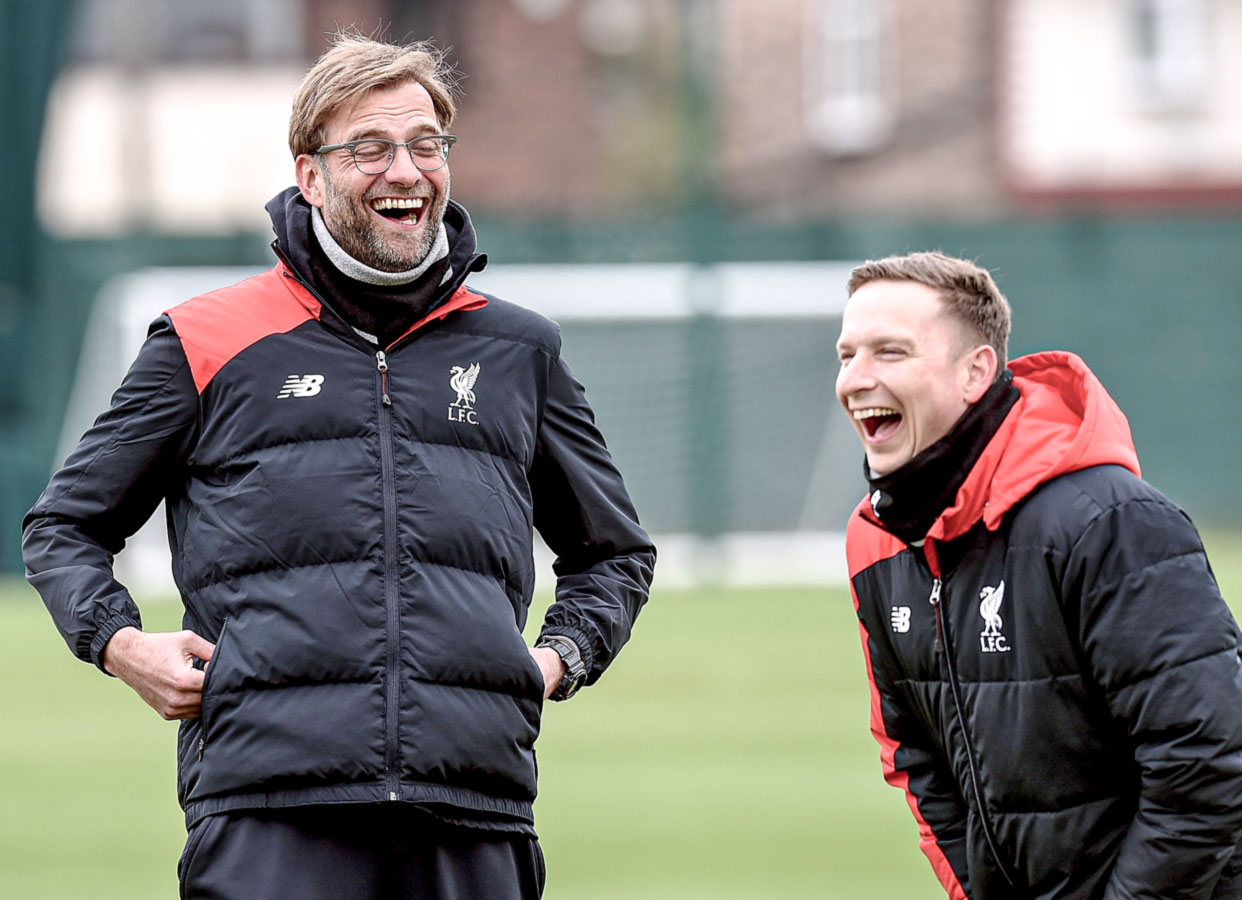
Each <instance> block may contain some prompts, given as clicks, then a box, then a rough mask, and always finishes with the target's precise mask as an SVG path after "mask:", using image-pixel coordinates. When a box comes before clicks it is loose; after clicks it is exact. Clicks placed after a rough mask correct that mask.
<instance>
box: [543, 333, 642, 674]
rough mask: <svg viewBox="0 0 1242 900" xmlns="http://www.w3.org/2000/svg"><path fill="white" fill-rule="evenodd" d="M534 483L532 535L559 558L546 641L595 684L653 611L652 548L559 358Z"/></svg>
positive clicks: (552, 375) (579, 392) (588, 410)
mask: <svg viewBox="0 0 1242 900" xmlns="http://www.w3.org/2000/svg"><path fill="white" fill-rule="evenodd" d="M530 481H531V491H532V497H533V500H534V517H535V527H536V528H537V529H538V531H539V533H540V535H541V536H542V537H543V539H544V541H545V542H546V543H547V545H548V547H549V549H551V550H552V552H553V553H554V554H555V555H556V561H555V563H554V564H553V571H554V572H555V573H556V601H555V602H554V603H553V604H552V606H551V607H549V609H548V612H547V615H546V616H545V618H544V623H543V629H542V632H541V634H540V636H541V637H543V636H545V635H550V634H562V635H565V636H566V637H569V638H571V639H572V640H573V641H574V642H575V643H576V644H577V645H578V647H579V648H580V649H581V651H582V656H583V662H584V663H585V664H586V668H587V676H586V683H587V684H593V683H595V681H597V680H598V679H599V676H600V675H601V674H602V673H603V671H604V669H606V668H607V667H608V665H609V663H611V662H612V660H613V658H614V657H615V656H616V655H617V653H618V652H619V651H620V650H621V647H622V646H623V645H624V644H625V642H626V641H627V640H628V639H629V636H630V630H631V628H632V627H633V625H634V620H635V619H636V618H637V617H638V613H639V611H640V610H641V609H642V607H643V604H644V603H646V601H647V595H648V592H649V590H650V587H651V576H652V569H653V567H654V566H655V547H654V546H653V544H652V543H651V539H650V538H649V537H648V536H647V533H646V532H645V531H644V530H643V529H642V527H641V526H640V525H639V523H638V516H637V514H636V513H635V511H634V507H633V504H632V503H631V502H630V498H629V495H628V494H627V493H626V490H625V485H624V484H623V483H622V480H621V474H620V472H618V471H617V468H616V466H615V465H614V464H613V461H612V457H611V455H610V454H609V453H608V449H607V447H605V445H604V439H603V436H602V435H601V434H600V432H599V429H598V428H597V427H596V425H595V415H594V413H593V412H592V411H591V407H590V406H589V405H588V403H587V400H586V394H585V392H584V391H583V388H582V385H581V384H579V383H578V381H577V380H576V379H575V378H574V376H573V374H572V373H571V372H570V370H569V367H568V366H567V365H566V364H565V363H564V361H563V360H561V358H560V357H559V356H556V357H554V358H553V359H552V360H551V362H550V371H549V378H548V395H547V401H546V404H545V408H544V414H543V419H542V422H541V423H540V426H539V435H538V439H537V443H536V448H535V460H534V463H533V464H532V466H531V472H530Z"/></svg>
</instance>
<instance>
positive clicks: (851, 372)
mask: <svg viewBox="0 0 1242 900" xmlns="http://www.w3.org/2000/svg"><path fill="white" fill-rule="evenodd" d="M875 386H876V381H875V372H874V370H873V369H872V367H871V365H870V363H869V362H868V360H867V357H866V354H864V353H857V354H855V355H854V356H853V357H851V358H850V360H849V361H848V362H845V363H842V365H841V368H840V369H838V370H837V396H838V397H839V398H841V399H842V400H844V399H845V398H847V397H849V396H851V395H853V394H858V393H861V392H863V391H869V390H872V389H874V388H875Z"/></svg>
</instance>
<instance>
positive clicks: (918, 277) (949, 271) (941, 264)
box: [849, 251, 1010, 378]
mask: <svg viewBox="0 0 1242 900" xmlns="http://www.w3.org/2000/svg"><path fill="white" fill-rule="evenodd" d="M871 281H914V282H917V283H919V284H925V285H927V286H928V287H929V288H932V289H933V290H935V291H937V292H938V293H939V294H940V298H941V299H942V300H944V302H945V304H946V305H947V307H948V312H949V315H950V316H952V317H953V318H954V319H956V320H957V321H959V322H961V323H962V324H963V325H965V326H966V327H968V328H970V329H971V330H972V331H973V332H974V333H975V334H976V335H977V336H978V337H979V338H980V339H982V341H983V342H984V343H987V344H990V345H991V346H992V349H994V350H995V351H996V357H997V377H998V378H999V377H1000V374H1001V373H1002V372H1004V370H1005V366H1006V365H1007V364H1008V361H1009V327H1010V313H1009V301H1008V300H1006V299H1005V297H1004V295H1003V294H1002V293H1001V292H1000V289H999V288H998V287H997V286H996V282H995V281H993V280H992V276H991V274H990V273H989V272H988V270H987V269H983V268H980V267H979V266H976V265H975V264H974V263H972V262H970V261H968V260H965V259H957V258H956V257H953V256H945V255H944V254H943V253H938V252H936V251H925V252H922V253H909V254H906V255H905V256H888V257H885V258H884V259H878V260H867V261H866V262H865V263H863V264H862V265H860V266H857V267H855V268H854V270H853V271H852V272H850V280H849V293H850V296H851V297H852V296H853V295H854V292H855V291H856V290H858V289H859V288H860V287H862V286H863V285H864V284H867V283H868V282H871Z"/></svg>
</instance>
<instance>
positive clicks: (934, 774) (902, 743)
mask: <svg viewBox="0 0 1242 900" xmlns="http://www.w3.org/2000/svg"><path fill="white" fill-rule="evenodd" d="M851 591H852V592H853V593H854V605H855V608H856V609H858V611H859V631H860V632H861V634H862V645H863V659H864V662H865V663H866V666H867V679H868V681H869V683H870V687H871V734H872V736H873V737H874V738H875V739H876V741H877V742H878V743H879V745H880V763H881V766H882V767H883V771H884V780H885V781H887V782H888V783H889V784H890V785H891V786H893V787H895V788H898V789H899V790H901V791H903V792H904V793H905V796H906V803H907V804H908V805H909V807H910V812H911V813H913V815H914V819H915V822H916V823H917V824H918V829H919V849H920V850H922V851H923V855H924V856H926V857H927V859H928V861H929V862H930V863H931V866H932V870H933V871H934V872H935V874H936V878H937V879H938V880H939V881H940V884H941V886H942V887H943V888H944V889H945V892H946V893H947V894H948V895H949V897H950V898H951V900H966V897H967V896H968V894H969V880H968V872H967V867H966V840H967V835H966V812H967V807H966V803H965V801H964V800H963V799H962V796H961V793H960V792H959V791H958V785H957V780H956V778H955V777H954V775H953V772H952V770H951V769H950V767H949V764H948V762H947V761H946V760H945V758H944V755H943V753H942V752H941V751H940V750H939V748H938V747H937V746H936V743H935V742H934V741H933V740H932V739H931V737H930V735H928V733H927V729H926V728H925V727H924V725H923V724H922V723H921V722H920V721H919V720H918V718H917V717H916V716H915V715H914V713H913V711H912V710H911V709H909V706H910V701H909V699H908V698H907V697H906V696H905V693H904V691H902V689H901V688H900V687H899V686H898V685H897V684H896V681H897V679H895V678H894V677H893V674H892V673H891V672H890V671H889V669H890V665H889V661H888V660H889V654H887V653H886V652H885V651H884V648H883V641H882V639H880V640H877V639H876V638H873V637H872V636H871V633H870V632H871V631H874V633H875V634H876V635H877V636H878V635H881V634H883V630H882V629H881V628H879V627H878V623H877V622H870V625H869V622H868V620H869V619H870V618H871V617H870V616H869V615H867V614H864V611H865V609H866V608H865V607H863V606H862V605H861V604H860V602H859V597H858V593H857V589H856V588H855V587H854V586H853V585H851Z"/></svg>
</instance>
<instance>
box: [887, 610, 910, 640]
mask: <svg viewBox="0 0 1242 900" xmlns="http://www.w3.org/2000/svg"><path fill="white" fill-rule="evenodd" d="M889 621H891V622H892V623H893V631H895V632H897V633H898V634H905V633H906V632H907V631H909V630H910V607H908V606H894V607H893V612H892V614H891V615H890V617H889Z"/></svg>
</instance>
